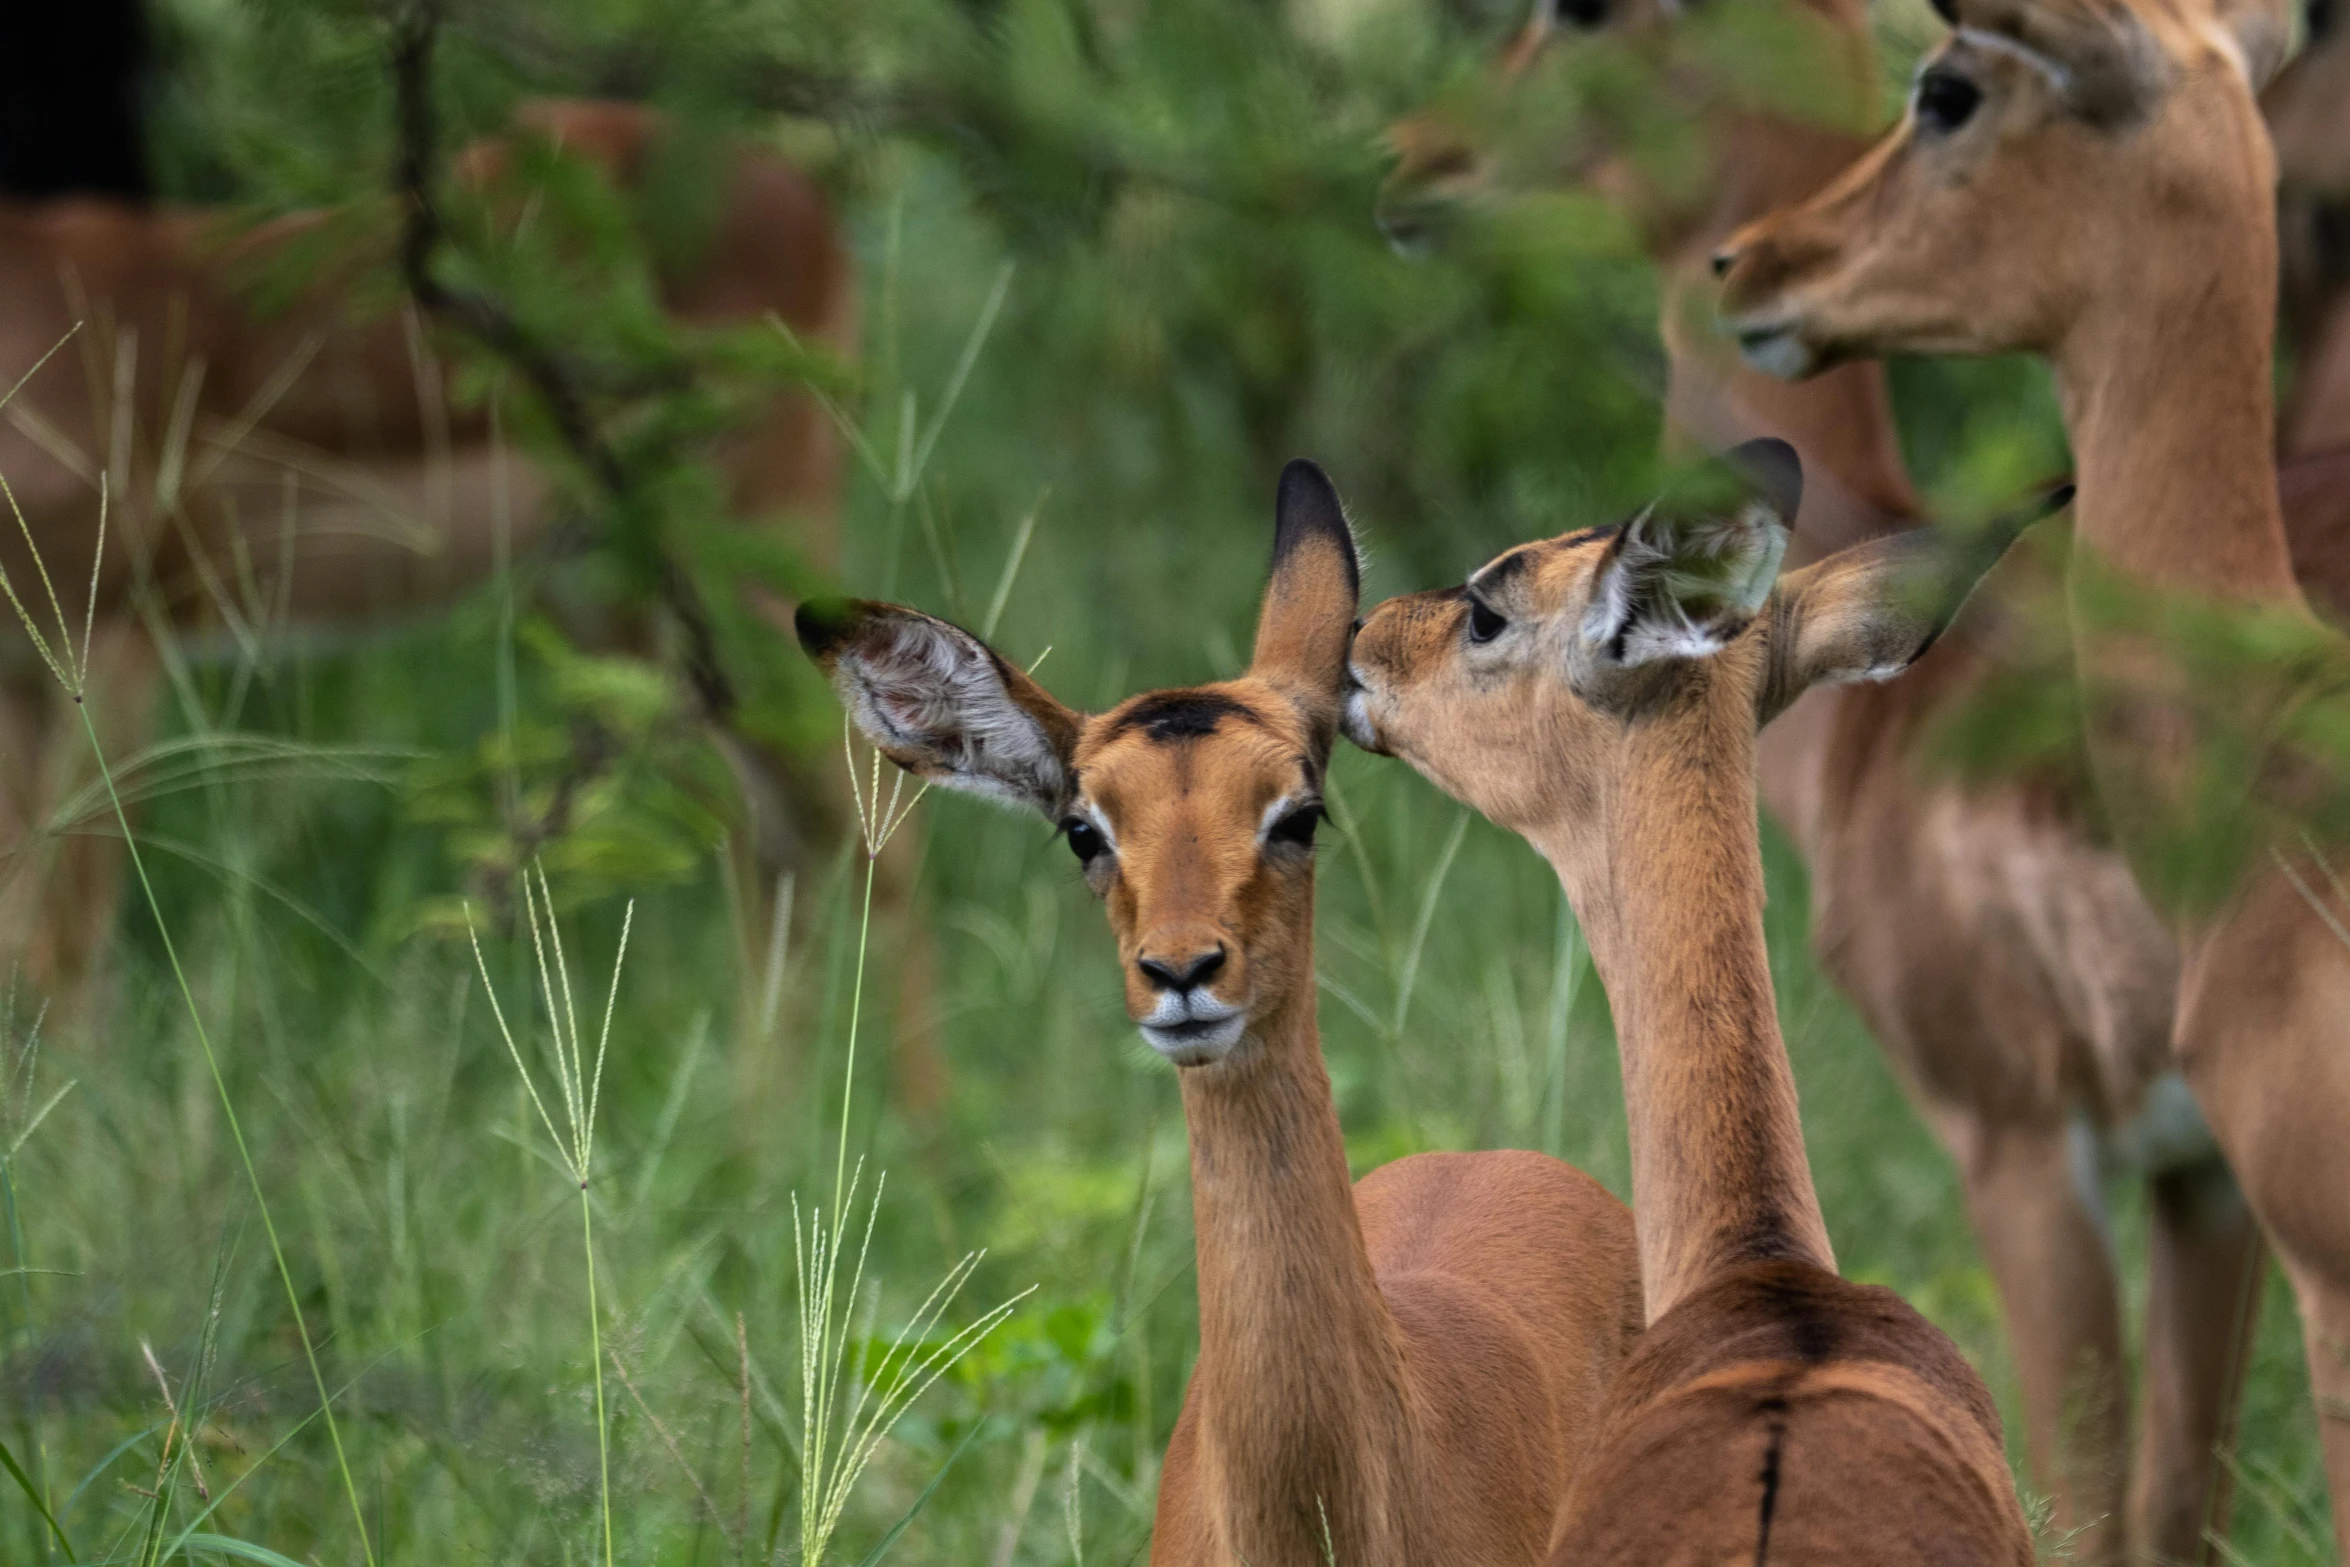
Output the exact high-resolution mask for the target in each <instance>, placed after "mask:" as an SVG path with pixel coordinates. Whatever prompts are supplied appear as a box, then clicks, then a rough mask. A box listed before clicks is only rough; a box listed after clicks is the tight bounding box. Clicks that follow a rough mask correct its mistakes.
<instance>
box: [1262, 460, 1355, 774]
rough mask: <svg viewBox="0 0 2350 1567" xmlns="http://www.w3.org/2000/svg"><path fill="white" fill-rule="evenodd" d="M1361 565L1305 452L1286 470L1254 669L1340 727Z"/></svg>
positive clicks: (1339, 512) (1324, 481)
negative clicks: (1304, 457) (1339, 711)
mask: <svg viewBox="0 0 2350 1567" xmlns="http://www.w3.org/2000/svg"><path fill="white" fill-rule="evenodd" d="M1361 596H1362V567H1361V564H1360V562H1359V561H1358V560H1357V558H1356V556H1355V540H1354V533H1353V531H1352V530H1351V529H1349V528H1348V527H1347V524H1346V509H1345V508H1344V507H1343V506H1341V505H1340V504H1339V500H1338V491H1337V490H1336V489H1334V488H1332V487H1331V484H1330V478H1329V475H1327V474H1325V473H1324V472H1323V471H1322V470H1321V469H1320V468H1318V467H1316V466H1315V465H1314V464H1312V463H1310V462H1307V461H1305V460H1304V459H1303V458H1299V459H1298V460H1297V461H1294V462H1292V463H1291V464H1290V465H1289V466H1288V467H1286V468H1284V469H1282V470H1281V491H1280V494H1279V496H1278V498H1277V499H1276V500H1275V502H1274V513H1273V575H1272V580H1271V581H1269V582H1267V583H1266V584H1265V606H1264V608H1263V609H1262V610H1261V611H1259V612H1258V615H1257V646H1256V654H1255V656H1254V657H1253V658H1252V659H1251V660H1250V666H1249V673H1250V674H1252V675H1255V676H1257V677H1259V678H1260V679H1264V680H1268V681H1270V682H1272V683H1273V684H1275V685H1277V686H1280V687H1281V688H1283V689H1284V690H1286V691H1287V692H1289V694H1290V695H1291V696H1292V697H1294V698H1295V699H1296V700H1297V701H1298V702H1299V703H1301V704H1302V705H1304V706H1305V707H1306V708H1307V709H1308V711H1309V712H1310V713H1311V714H1312V715H1313V717H1314V720H1315V724H1316V727H1317V728H1321V727H1324V726H1327V727H1329V728H1330V730H1331V732H1332V733H1333V734H1335V732H1336V725H1337V722H1338V703H1339V696H1340V693H1341V692H1342V691H1343V690H1344V688H1345V685H1346V649H1347V644H1348V642H1349V641H1350V640H1352V638H1353V636H1354V622H1355V605H1356V602H1357V601H1358V600H1359V599H1360V598H1361Z"/></svg>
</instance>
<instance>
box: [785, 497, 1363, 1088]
mask: <svg viewBox="0 0 2350 1567" xmlns="http://www.w3.org/2000/svg"><path fill="white" fill-rule="evenodd" d="M1356 594H1357V571H1356V563H1355V550H1354V541H1353V538H1352V536H1351V535H1350V534H1349V533H1348V531H1347V525H1346V517H1345V514H1344V513H1343V512H1342V511H1341V510H1340V508H1339V502H1338V495H1337V492H1336V491H1334V490H1333V489H1332V488H1331V487H1330V481H1329V480H1328V479H1327V478H1325V477H1324V476H1323V474H1322V471H1321V470H1320V469H1319V468H1316V467H1315V466H1314V465H1313V464H1312V463H1307V462H1293V463H1291V464H1290V465H1289V467H1288V469H1287V470H1286V471H1285V472H1284V473H1283V474H1282V476H1281V491H1280V499H1279V502H1278V517H1277V519H1276V522H1275V527H1274V537H1273V568H1272V580H1271V581H1270V583H1269V584H1268V585H1267V586H1266V589H1265V598H1264V606H1263V609H1262V611H1261V612H1260V615H1259V619H1258V622H1257V640H1256V652H1255V656H1254V658H1253V660H1252V661H1251V663H1250V666H1249V670H1248V673H1247V674H1245V675H1243V676H1241V677H1240V678H1239V679H1238V680H1229V681H1223V682H1220V683H1218V684H1215V685H1206V686H1197V687H1191V688H1186V689H1180V690H1171V691H1152V692H1149V693H1146V694H1144V695H1142V696H1138V697H1134V698H1132V699H1130V700H1128V701H1126V702H1123V703H1121V704H1120V705H1118V706H1117V707H1114V708H1112V709H1111V710H1110V711H1108V712H1106V713H1101V714H1096V715H1087V714H1081V713H1077V712H1074V711H1072V710H1071V709H1069V708H1067V707H1064V706H1062V705H1061V704H1060V703H1059V702H1057V701H1055V700H1054V699H1053V697H1052V696H1051V695H1050V694H1048V693H1047V692H1046V691H1045V689H1044V688H1043V687H1042V686H1040V685H1038V684H1037V683H1036V682H1035V681H1034V680H1031V679H1030V678H1029V677H1028V676H1026V675H1025V674H1022V673H1021V672H1020V670H1018V669H1017V668H1015V667H1014V666H1013V665H1011V664H1008V663H1006V662H1005V661H1004V660H1003V659H1001V658H999V657H997V656H996V655H995V653H993V652H992V651H990V650H989V649H988V647H987V646H986V645H985V644H984V643H982V642H981V641H980V640H979V639H978V638H976V637H974V636H972V635H971V634H970V633H968V632H966V631H963V630H961V629H960V628H958V627H955V626H951V625H949V624H947V623H946V622H945V621H943V620H935V619H933V618H931V617H930V616H928V615H925V614H921V613H920V612H918V611H915V610H911V609H901V608H899V607H897V606H895V605H889V604H871V603H865V602H862V601H850V602H846V603H837V602H836V603H832V604H810V605H804V606H802V608H801V609H800V612H799V616H798V626H799V634H800V642H801V645H802V646H804V647H805V648H806V649H807V650H808V652H809V653H810V654H811V655H812V656H813V657H814V658H815V659H816V660H817V661H818V662H819V663H821V664H822V665H823V666H824V667H825V669H826V671H827V672H828V673H830V674H831V676H832V680H833V684H834V686H835V687H836V688H837V689H838V690H839V692H840V695H841V700H842V702H843V703H844V704H845V705H846V706H847V708H848V710H849V715H850V717H851V718H853V719H854V720H855V722H856V724H857V727H858V728H860V729H861V730H863V731H864V733H865V735H866V737H867V738H868V739H870V740H871V741H872V742H873V743H874V745H875V746H877V747H879V748H880V750H881V751H882V753H883V754H885V755H887V756H888V757H889V758H890V759H891V760H893V761H895V762H897V763H898V765H900V766H901V767H904V768H906V769H907V770H908V771H910V772H913V773H916V774H919V775H920V776H922V777H924V778H927V779H930V780H932V781H934V782H937V783H940V784H944V785H946V786H947V787H949V788H953V789H967V790H970V791H972V792H974V793H977V794H985V795H990V796H993V797H994V798H996V799H999V800H1004V801H1007V802H1009V803H1011V804H1014V805H1024V806H1027V807H1028V808H1030V809H1032V810H1034V811H1036V812H1037V813H1038V814H1039V815H1041V816H1043V817H1044V818H1045V820H1047V821H1049V822H1051V823H1053V824H1054V825H1055V826H1056V827H1058V828H1059V829H1060V830H1061V831H1062V832H1063V833H1064V834H1065V835H1066V836H1067V838H1068V841H1069V847H1070V849H1071V850H1072V851H1074V852H1075V854H1076V856H1077V859H1078V861H1079V863H1080V864H1082V865H1083V866H1084V869H1085V879H1086V881H1087V883H1088V884H1090V885H1091V886H1092V888H1093V890H1094V892H1095V893H1096V894H1097V895H1099V896H1100V898H1101V899H1102V902H1103V906H1104V907H1105V908H1106V909H1107V910H1108V911H1109V916H1110V929H1111V931H1112V932H1113V934H1115V935H1116V937H1117V940H1118V957H1119V961H1120V964H1121V967H1122V969H1123V971H1124V975H1125V983H1126V1010H1127V1015H1128V1016H1129V1017H1131V1018H1132V1019H1133V1020H1134V1021H1135V1023H1136V1024H1137V1025H1139V1026H1140V1027H1141V1029H1142V1033H1143V1037H1144V1038H1145V1039H1147V1040H1148V1041H1149V1042H1150V1044H1151V1046H1152V1047H1153V1048H1154V1049H1156V1050H1157V1051H1158V1052H1159V1053H1160V1054H1161V1055H1164V1056H1165V1057H1167V1059H1169V1060H1170V1061H1173V1062H1174V1063H1175V1064H1176V1065H1178V1066H1189V1067H1196V1066H1207V1065H1211V1064H1214V1063H1216V1062H1219V1061H1222V1060H1223V1059H1225V1057H1227V1056H1228V1055H1230V1054H1231V1053H1232V1052H1233V1051H1234V1050H1235V1049H1236V1048H1237V1047H1239V1046H1240V1044H1241V1042H1242V1041H1243V1039H1244V1038H1245V1037H1247V1035H1248V1034H1249V1031H1250V1025H1251V1024H1252V1023H1268V1022H1270V1021H1271V1020H1272V1018H1273V1016H1274V1014H1275V1013H1276V1012H1277V1011H1279V1009H1281V1008H1282V1007H1284V1006H1295V1005H1302V1006H1306V1007H1309V1008H1310V1007H1311V1006H1312V1005H1313V998H1314V975H1313V939H1312V929H1313V897H1314V828H1315V825H1316V824H1317V823H1318V822H1319V821H1320V820H1321V816H1322V777H1323V771H1324V768H1325V767H1326V766H1327V764H1328V762H1329V759H1330V747H1331V743H1332V741H1333V740H1334V739H1335V737H1336V735H1337V730H1338V712H1339V703H1340V699H1341V696H1342V691H1343V686H1344V681H1345V672H1346V644H1347V637H1348V635H1349V633H1350V631H1351V629H1352V625H1353V621H1354V613H1355V600H1356Z"/></svg>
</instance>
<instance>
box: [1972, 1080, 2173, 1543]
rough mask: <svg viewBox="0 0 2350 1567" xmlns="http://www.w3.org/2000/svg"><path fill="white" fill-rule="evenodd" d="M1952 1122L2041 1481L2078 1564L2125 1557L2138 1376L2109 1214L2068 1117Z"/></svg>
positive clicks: (2027, 1443)
mask: <svg viewBox="0 0 2350 1567" xmlns="http://www.w3.org/2000/svg"><path fill="white" fill-rule="evenodd" d="M1941 1119H1942V1120H1943V1127H1944V1136H1945V1139H1946V1141H1947V1142H1948V1143H1949V1145H1950V1146H1951V1147H1952V1148H1954V1149H1958V1150H1960V1178H1961V1179H1962V1180H1963V1181H1964V1182H1965V1186H1966V1204H1967V1213H1968V1216H1969V1217H1970V1218H1972V1219H1973V1221H1974V1226H1975V1233H1976V1235H1978V1236H1979V1237H1981V1240H1982V1246H1983V1260H1984V1262H1985V1263H1986V1264H1988V1265H1989V1267H1990V1269H1991V1277H1992V1279H1993V1281H1994V1282H1995V1283H1997V1285H1998V1286H1999V1299H2000V1305H2001V1306H2002V1308H2003V1309H2004V1311H2005V1314H2006V1318H2007V1336H2008V1343H2009V1346H2010V1348H2011V1350H2012V1352H2013V1353H2014V1355H2015V1359H2016V1374H2017V1377H2018V1380H2019V1381H2020V1382H2021V1383H2022V1385H2023V1395H2024V1447H2025V1451H2026V1453H2027V1455H2028V1457H2029V1461H2030V1467H2031V1476H2032V1484H2033V1486H2034V1487H2035V1488H2036V1489H2038V1490H2040V1491H2042V1492H2044V1493H2046V1494H2047V1495H2049V1496H2051V1497H2053V1498H2054V1499H2055V1501H2056V1526H2057V1528H2058V1530H2059V1531H2060V1532H2062V1533H2064V1534H2066V1535H2069V1536H2071V1537H2072V1539H2073V1542H2074V1543H2073V1545H2072V1550H2073V1553H2074V1559H2075V1560H2078V1561H2083V1562H2104V1561H2116V1560H2119V1559H2120V1556H2121V1551H2122V1528H2121V1517H2122V1511H2121V1509H2122V1497H2123V1492H2124V1489H2125V1485H2126V1476H2127V1472H2128V1465H2129V1447H2128V1440H2129V1393H2128V1385H2129V1384H2128V1380H2127V1376H2128V1373H2127V1370H2126V1368H2125V1365H2124V1362H2123V1357H2122V1335H2121V1300H2120V1294H2119V1288H2118V1285H2117V1283H2116V1280H2115V1274H2114V1260H2113V1247H2112V1242H2111V1239H2110V1237H2109V1236H2108V1235H2107V1233H2106V1227H2105V1221H2104V1216H2103V1215H2102V1214H2101V1213H2099V1212H2098V1211H2097V1209H2096V1208H2095V1207H2094V1206H2093V1205H2092V1200H2091V1199H2092V1197H2093V1195H2094V1194H2093V1193H2089V1192H2085V1191H2083V1189H2082V1184H2083V1183H2082V1180H2081V1174H2082V1172H2081V1171H2080V1170H2078V1169H2077V1168H2076V1160H2075V1158H2074V1154H2073V1150H2072V1147H2071V1139H2070V1138H2069V1137H2068V1136H2067V1133H2066V1128H2065V1126H2064V1124H2063V1123H2062V1122H2056V1123H2053V1124H2046V1125H2019V1124H2015V1123H2011V1122H2008V1121H2005V1120H1992V1119H1984V1120H1981V1121H1974V1122H1972V1123H1971V1124H1961V1125H1955V1126H1954V1125H1952V1124H1951V1123H1952V1121H1954V1120H1955V1119H1956V1118H1955V1117H1948V1116H1946V1117H1943V1118H1941Z"/></svg>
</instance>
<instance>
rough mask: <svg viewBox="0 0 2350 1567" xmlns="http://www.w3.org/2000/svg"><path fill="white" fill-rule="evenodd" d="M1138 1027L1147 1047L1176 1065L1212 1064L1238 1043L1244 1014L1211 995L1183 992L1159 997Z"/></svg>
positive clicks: (1244, 1029)
mask: <svg viewBox="0 0 2350 1567" xmlns="http://www.w3.org/2000/svg"><path fill="white" fill-rule="evenodd" d="M1141 1028H1142V1037H1143V1038H1144V1039H1145V1040H1147V1041H1148V1042H1149V1043H1150V1047H1151V1048H1152V1049H1153V1050H1156V1051H1157V1052H1158V1053H1159V1054H1160V1055H1163V1056H1165V1057H1166V1058H1167V1059H1168V1060H1170V1061H1172V1062H1174V1063H1175V1064H1176V1065H1177V1066H1213V1065H1214V1064H1215V1063H1216V1062H1218V1061H1221V1060H1223V1059H1224V1058H1225V1057H1226V1056H1228V1055H1230V1054H1231V1053H1232V1047H1233V1046H1234V1045H1237V1044H1239V1043H1240V1036H1241V1034H1242V1033H1244V1032H1245V1031H1246V1030H1247V1028H1248V1014H1247V1013H1246V1012H1245V1011H1243V1010H1242V1009H1241V1008H1239V1007H1236V1006H1232V1005H1230V1004H1228V1003H1226V1002H1222V1001H1218V1000H1217V999H1216V998H1215V997H1213V996H1210V995H1204V994H1202V993H1200V992H1197V991H1186V992H1185V993H1183V994H1182V995H1178V996H1161V997H1160V998H1159V1004H1158V1005H1157V1006H1155V1007H1153V1008H1152V1009H1151V1015H1150V1016H1149V1017H1147V1018H1144V1019H1143V1020H1142V1022H1141Z"/></svg>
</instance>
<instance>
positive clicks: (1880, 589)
mask: <svg viewBox="0 0 2350 1567" xmlns="http://www.w3.org/2000/svg"><path fill="white" fill-rule="evenodd" d="M2072 493H2073V492H2072V486H2071V485H2069V484H2068V485H2065V486H2064V487H2062V488H2061V489H2058V490H2055V491H2052V492H2050V493H2049V494H2048V495H2047V496H2046V497H2044V498H2043V499H2042V500H2041V501H2040V502H2039V503H2038V504H2037V505H2035V506H2031V507H2028V508H2026V509H2024V510H2022V511H2019V512H2015V513H2012V514H2011V515H2009V516H2006V517H2002V518H2000V519H1999V520H1997V521H1995V522H1993V523H1990V524H1989V525H1987V526H1985V527H1982V528H1979V529H1976V530H1975V531H1973V532H1972V533H1969V534H1966V535H1964V536H1957V535H1953V534H1951V533H1947V532H1945V531H1943V530H1941V529H1939V528H1916V529H1912V530H1911V531H1909V532H1907V533H1896V534H1893V535H1891V536H1890V537H1888V538H1882V539H1872V540H1871V541H1869V542H1868V543H1866V544H1856V545H1854V546H1853V547H1852V548H1851V549H1848V550H1839V551H1838V552H1837V553H1835V554H1833V555H1831V556H1829V557H1828V558H1827V559H1826V560H1823V561H1818V562H1816V563H1814V564H1812V565H1809V566H1806V567H1804V568H1803V569H1802V570H1801V571H1791V572H1789V573H1788V574H1787V576H1786V578H1785V579H1784V580H1783V581H1781V582H1780V584H1779V591H1778V593H1777V595H1776V596H1775V597H1774V599H1773V601H1772V605H1771V667H1770V673H1769V675H1768V677H1767V678H1766V679H1765V680H1764V682H1763V691H1762V697H1761V709H1762V711H1761V721H1762V722H1764V723H1766V724H1767V723H1769V722H1770V721H1771V720H1772V719H1773V718H1775V717H1777V716H1778V715H1779V714H1780V713H1781V712H1782V711H1784V710H1785V709H1786V707H1787V705H1788V704H1789V703H1790V702H1793V701H1794V700H1795V699H1796V698H1797V697H1799V696H1801V695H1803V693H1804V692H1805V691H1807V690H1809V689H1811V687H1813V686H1815V685H1821V684H1824V683H1830V682H1834V681H1840V680H1890V679H1892V678H1893V677H1894V676H1895V675H1898V674H1900V673H1901V672H1902V671H1903V670H1905V669H1907V668H1908V667H1909V666H1910V665H1912V664H1914V663H1916V662H1917V661H1918V660H1919V659H1920V658H1923V657H1924V656H1925V654H1926V650H1927V649H1928V648H1930V647H1932V646H1933V645H1934V641H1935V639H1936V638H1938V637H1940V636H1941V635H1942V632H1943V630H1944V629H1945V628H1946V627H1948V626H1949V624H1950V622H1951V621H1952V620H1954V619H1956V618H1957V615H1958V612H1959V610H1960V609H1961V608H1963V607H1964V606H1965V604H1966V601H1967V596H1968V595H1969V594H1971V593H1973V592H1974V591H1975V584H1976V583H1978V582H1980V581H1982V580H1983V575H1984V573H1986V572H1988V571H1989V570H1990V569H1991V568H1992V567H1993V566H1995V565H1997V564H1998V563H1999V558H2000V557H2001V556H2002V555H2005V554H2006V553H2007V548H2008V546H2009V545H2011V544H2013V543H2014V542H2015V541H2016V539H2017V538H2018V537H2019V536H2021V534H2022V533H2023V531H2024V530H2025V529H2026V528H2028V527H2030V526H2031V525H2032V524H2033V523H2035V522H2038V521H2039V520H2040V519H2041V518H2043V517H2046V516H2048V515H2050V514H2051V513H2053V512H2056V511H2058V510H2061V509H2062V508H2063V507H2064V506H2066V505H2067V504H2069V503H2070V502H2071V500H2072Z"/></svg>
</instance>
